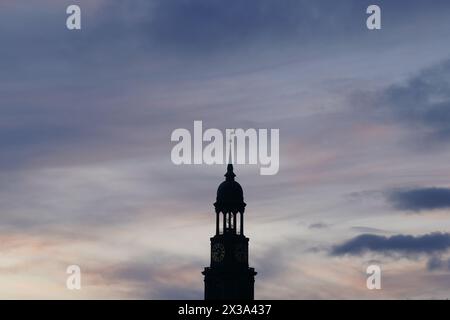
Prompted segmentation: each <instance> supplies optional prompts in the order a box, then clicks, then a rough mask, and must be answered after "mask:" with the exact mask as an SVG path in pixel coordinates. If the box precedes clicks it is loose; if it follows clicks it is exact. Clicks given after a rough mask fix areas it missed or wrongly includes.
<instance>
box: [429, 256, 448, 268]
mask: <svg viewBox="0 0 450 320" xmlns="http://www.w3.org/2000/svg"><path fill="white" fill-rule="evenodd" d="M427 269H428V270H429V271H435V270H445V271H450V259H441V258H440V257H431V258H430V259H429V260H428V262H427Z"/></svg>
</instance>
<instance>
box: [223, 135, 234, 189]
mask: <svg viewBox="0 0 450 320" xmlns="http://www.w3.org/2000/svg"><path fill="white" fill-rule="evenodd" d="M233 138H234V130H233V131H231V132H230V140H229V143H230V144H229V149H228V150H229V152H228V165H227V173H226V174H225V177H226V178H227V180H234V177H236V175H235V174H234V172H233V157H232V155H231V153H233V154H234V140H233Z"/></svg>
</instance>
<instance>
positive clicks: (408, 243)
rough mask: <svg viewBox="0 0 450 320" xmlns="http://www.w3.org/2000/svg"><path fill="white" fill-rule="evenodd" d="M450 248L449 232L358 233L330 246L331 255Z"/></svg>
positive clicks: (417, 251)
mask: <svg viewBox="0 0 450 320" xmlns="http://www.w3.org/2000/svg"><path fill="white" fill-rule="evenodd" d="M449 248H450V234H449V233H440V232H435V233H430V234H426V235H422V236H411V235H402V234H400V235H394V236H391V237H385V236H378V235H373V234H363V235H359V236H357V237H355V238H353V239H350V240H348V241H346V242H344V243H342V244H339V245H336V246H334V247H333V248H332V250H331V254H332V255H337V256H339V255H347V254H348V255H361V254H364V253H365V252H369V251H370V252H376V253H382V254H392V253H394V254H395V253H404V254H412V255H414V254H427V253H435V252H443V251H445V250H447V249H449Z"/></svg>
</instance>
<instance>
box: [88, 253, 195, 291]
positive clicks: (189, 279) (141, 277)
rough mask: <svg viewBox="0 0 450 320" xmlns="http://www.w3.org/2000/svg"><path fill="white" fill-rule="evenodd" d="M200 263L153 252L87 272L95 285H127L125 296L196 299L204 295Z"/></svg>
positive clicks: (191, 259) (179, 256) (189, 258)
mask: <svg viewBox="0 0 450 320" xmlns="http://www.w3.org/2000/svg"><path fill="white" fill-rule="evenodd" d="M202 264H203V262H202V261H199V260H198V259H196V258H193V257H188V256H181V255H168V254H165V253H163V252H160V253H158V252H154V253H153V254H152V255H151V256H148V260H145V261H144V260H143V259H142V258H136V259H130V260H127V261H123V262H120V263H116V264H114V265H109V266H106V267H102V268H101V269H99V270H97V269H92V270H91V273H90V275H89V276H90V277H91V279H93V280H94V281H95V283H96V285H108V286H116V285H118V286H119V287H121V288H122V289H123V288H127V293H126V296H127V298H134V299H136V298H137V299H168V300H173V299H188V300H192V299H195V300H198V299H200V298H201V297H202V296H203V287H202V281H201V274H200V271H201V266H202Z"/></svg>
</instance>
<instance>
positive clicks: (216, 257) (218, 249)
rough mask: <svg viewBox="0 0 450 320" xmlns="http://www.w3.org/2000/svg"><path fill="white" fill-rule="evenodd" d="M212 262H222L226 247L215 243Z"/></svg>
mask: <svg viewBox="0 0 450 320" xmlns="http://www.w3.org/2000/svg"><path fill="white" fill-rule="evenodd" d="M211 257H212V260H213V261H215V262H220V261H222V260H223V258H224V257H225V247H224V246H223V244H221V243H215V244H213V246H212V250H211Z"/></svg>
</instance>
